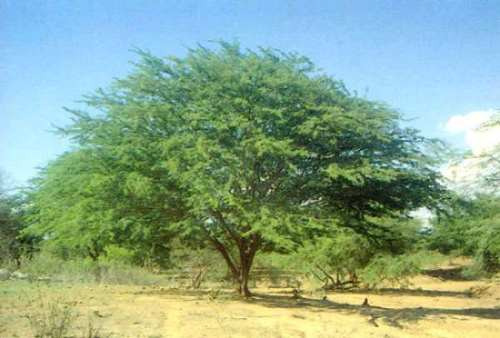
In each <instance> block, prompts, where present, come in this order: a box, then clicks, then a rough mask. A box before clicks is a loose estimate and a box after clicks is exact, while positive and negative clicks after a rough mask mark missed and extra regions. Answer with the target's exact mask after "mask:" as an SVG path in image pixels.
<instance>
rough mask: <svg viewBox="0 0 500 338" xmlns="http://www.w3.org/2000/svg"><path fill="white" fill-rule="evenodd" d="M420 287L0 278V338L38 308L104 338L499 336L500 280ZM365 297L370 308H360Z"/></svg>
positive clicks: (24, 329)
mask: <svg viewBox="0 0 500 338" xmlns="http://www.w3.org/2000/svg"><path fill="white" fill-rule="evenodd" d="M448 277H449V276H448ZM413 285H414V286H413V287H412V288H409V289H384V290H380V291H378V292H368V291H357V292H335V293H334V292H331V293H328V294H327V295H326V299H323V298H324V296H325V294H324V293H319V292H318V293H314V292H311V293H307V292H305V293H304V294H303V295H302V297H301V298H300V299H294V298H293V297H292V293H291V290H290V289H266V288H257V289H255V290H254V292H255V297H254V298H252V299H250V300H241V299H239V298H235V297H234V296H233V295H232V294H231V293H229V292H227V293H226V292H220V293H218V294H217V293H216V292H214V291H197V292H194V291H188V290H176V289H165V288H162V287H158V286H152V287H140V286H111V285H64V284H59V285H58V284H51V285H36V284H32V283H29V282H19V281H7V282H0V337H2V338H3V337H6V338H10V337H32V336H33V329H32V326H30V323H29V320H28V319H27V317H26V316H27V315H28V316H32V317H33V316H34V314H35V316H36V314H37V313H38V312H37V311H41V310H40V309H41V308H43V307H41V306H40V303H44V304H45V305H46V304H51V303H52V304H53V303H55V304H58V305H61V304H64V306H65V307H66V308H68V309H70V310H71V312H72V313H73V314H74V315H75V320H74V322H73V323H72V330H71V332H70V334H68V335H67V336H69V337H82V336H84V334H85V331H88V326H89V323H90V324H91V325H92V326H93V327H94V328H99V329H100V335H99V337H150V338H153V337H260V338H264V337H478V338H487V337H500V282H499V281H491V280H489V281H463V280H453V278H449V279H446V280H443V279H440V278H437V277H431V276H420V277H418V278H416V279H414V280H413ZM365 298H367V299H368V302H369V305H370V306H362V303H363V301H364V299H365ZM44 311H47V310H44ZM38 315H39V314H38Z"/></svg>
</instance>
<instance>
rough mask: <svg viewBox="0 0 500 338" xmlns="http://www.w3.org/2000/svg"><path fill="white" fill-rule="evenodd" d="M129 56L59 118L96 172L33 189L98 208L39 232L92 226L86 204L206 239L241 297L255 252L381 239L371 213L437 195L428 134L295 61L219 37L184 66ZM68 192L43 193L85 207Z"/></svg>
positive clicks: (113, 217) (63, 216)
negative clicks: (118, 72) (121, 74)
mask: <svg viewBox="0 0 500 338" xmlns="http://www.w3.org/2000/svg"><path fill="white" fill-rule="evenodd" d="M138 53H139V55H140V61H139V62H137V63H136V64H135V70H134V71H133V72H132V73H131V74H130V75H129V76H128V77H126V78H124V79H119V80H116V81H115V82H114V83H113V85H112V86H111V87H110V88H109V89H107V90H103V89H99V90H97V92H96V93H95V94H93V95H90V96H86V97H85V99H84V102H85V103H86V105H87V106H88V108H87V109H85V111H82V110H69V111H70V112H71V113H72V114H73V117H74V122H73V123H72V124H71V125H70V126H68V127H66V128H63V129H62V131H63V132H64V133H65V134H66V135H68V136H69V137H71V138H72V139H73V141H74V142H75V144H76V147H75V150H74V151H73V154H68V155H65V156H80V155H82V154H83V155H82V156H84V157H82V158H81V159H80V160H78V161H83V162H85V161H87V159H86V158H88V161H89V163H93V164H94V165H88V166H87V168H85V169H84V170H74V172H72V173H71V175H64V176H65V177H66V183H64V182H57V180H52V181H50V180H47V179H45V180H44V178H43V177H42V180H41V183H40V189H41V190H40V191H44V190H50V189H52V188H51V187H50V186H51V184H56V185H57V184H62V185H66V184H68V185H72V184H73V185H81V184H85V185H86V187H85V188H83V187H81V188H79V189H80V190H82V189H84V190H85V192H84V194H85V196H87V197H88V198H90V200H89V201H91V203H95V205H92V204H90V205H89V206H88V210H84V209H82V210H81V212H80V211H78V210H77V212H71V214H70V215H69V214H68V213H66V212H65V210H61V212H60V213H59V216H57V215H56V214H57V213H54V216H55V217H48V218H47V219H40V221H41V222H44V224H42V225H39V226H38V227H39V228H43V229H45V231H49V230H50V231H52V232H53V233H57V229H58V227H60V226H61V224H62V223H65V224H68V222H74V223H78V224H80V226H82V225H84V226H88V227H89V229H91V228H93V227H95V226H99V224H100V223H99V220H94V221H95V222H88V223H87V222H84V221H86V220H88V215H89V214H92V212H93V211H92V210H94V209H95V210H96V211H99V210H101V211H103V212H104V211H105V212H106V215H107V216H108V217H109V219H107V221H106V222H107V223H108V224H110V223H113V224H119V225H121V227H122V228H126V227H127V226H132V225H133V226H136V227H138V228H141V229H143V231H144V232H146V233H151V232H153V233H154V232H157V231H165V232H166V233H170V234H174V235H175V236H177V237H179V238H182V239H184V240H187V241H188V242H190V243H192V242H200V241H204V242H207V243H209V244H210V245H212V246H213V247H214V248H215V249H216V250H217V251H218V252H219V253H220V254H221V256H222V257H223V259H224V261H225V262H226V264H227V266H228V268H229V270H230V271H231V273H232V275H233V277H234V279H235V281H236V282H237V285H238V288H239V291H240V292H241V293H242V294H244V295H249V294H250V292H249V290H248V279H249V274H250V269H251V267H252V262H253V259H254V257H255V254H256V253H257V252H258V251H259V250H281V251H285V250H292V249H294V248H296V247H297V245H300V243H301V242H302V241H303V240H304V239H305V238H311V237H313V236H315V235H318V234H322V233H325V232H328V229H329V228H330V227H331V226H333V225H334V226H344V227H349V228H351V229H354V230H355V231H356V232H358V233H360V234H362V235H364V236H367V237H368V238H371V239H373V240H377V239H379V238H381V237H384V236H388V234H390V233H391V229H390V228H387V227H384V226H383V225H381V224H377V222H376V220H377V219H378V218H380V217H401V215H404V214H406V213H407V212H408V211H410V210H414V209H416V208H418V207H421V206H432V205H433V204H434V203H435V202H436V201H437V199H438V198H439V196H440V193H441V191H442V187H441V186H440V184H439V183H438V179H439V175H438V174H437V173H436V172H435V170H434V166H433V163H432V161H431V160H430V158H429V157H428V156H427V155H426V154H425V148H426V145H427V144H428V143H429V140H427V139H425V138H424V137H422V136H420V135H419V134H418V132H417V131H415V130H413V129H409V128H403V127H402V126H401V125H400V121H401V117H400V115H399V114H398V113H397V112H396V111H394V110H392V109H390V108H389V107H387V106H386V105H384V104H381V103H377V102H372V101H369V100H366V99H363V98H360V97H358V96H356V95H352V94H351V93H349V92H348V91H347V89H346V88H345V87H344V85H343V83H342V82H339V81H336V80H334V79H332V78H331V77H329V76H326V75H324V74H322V73H320V72H319V71H318V70H317V69H316V68H315V66H314V65H313V64H312V63H311V62H310V61H309V60H308V59H307V58H305V57H302V56H299V55H296V54H294V53H283V52H280V51H277V50H274V49H263V48H262V49H258V50H257V51H251V50H242V49H241V48H240V47H239V46H238V45H237V44H232V43H225V42H222V43H220V44H219V46H218V48H216V49H213V50H212V49H207V48H204V47H201V46H200V47H197V48H195V49H191V50H189V52H188V54H187V56H185V57H183V58H175V57H169V58H159V57H155V56H153V55H151V54H150V53H147V52H143V51H138ZM76 154H80V155H76ZM78 161H76V162H78ZM77 166H78V167H80V168H81V164H78V165H77ZM48 170H49V171H50V166H49V168H48ZM65 170H67V171H68V172H69V171H71V168H67V169H65ZM72 175H84V176H87V177H88V175H91V176H95V177H98V178H99V179H97V180H94V179H90V180H88V181H86V183H82V182H81V181H80V182H79V180H78V179H76V178H71V176H72ZM68 189H69V188H68ZM61 190H65V189H62V188H61ZM53 191H54V190H53ZM74 197H75V196H71V194H69V195H68V194H66V193H64V191H61V192H56V191H55V193H54V194H51V196H50V199H51V203H53V205H57V203H58V202H59V201H60V202H61V206H64V208H71V206H72V205H74V203H81V201H80V202H78V201H72V200H71V199H72V198H74ZM47 203H48V202H47ZM101 206H104V208H101ZM40 208H41V209H43V206H42V205H41V206H40ZM70 210H71V209H70ZM68 217H69V218H71V219H68ZM91 223H92V224H91ZM85 224H88V225H85ZM115 229H116V227H115Z"/></svg>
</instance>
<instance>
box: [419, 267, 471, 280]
mask: <svg viewBox="0 0 500 338" xmlns="http://www.w3.org/2000/svg"><path fill="white" fill-rule="evenodd" d="M463 270H464V268H463V267H456V268H441V269H429V270H424V271H422V274H424V275H426V276H429V277H434V278H439V279H441V280H451V281H470V280H473V279H472V278H467V277H464V275H463Z"/></svg>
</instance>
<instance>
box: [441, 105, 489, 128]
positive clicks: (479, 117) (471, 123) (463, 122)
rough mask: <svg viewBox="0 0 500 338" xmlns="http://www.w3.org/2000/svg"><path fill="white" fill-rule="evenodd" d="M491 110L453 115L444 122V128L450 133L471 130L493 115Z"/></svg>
mask: <svg viewBox="0 0 500 338" xmlns="http://www.w3.org/2000/svg"><path fill="white" fill-rule="evenodd" d="M493 112H494V111H493V110H479V111H473V112H470V113H467V114H464V115H453V116H452V117H450V118H449V119H448V121H447V122H446V125H445V128H446V130H447V131H448V132H450V133H454V134H456V133H461V132H467V131H470V130H473V129H475V128H477V127H479V126H480V125H481V124H483V123H484V122H486V121H488V120H489V119H490V117H491V116H492V115H493Z"/></svg>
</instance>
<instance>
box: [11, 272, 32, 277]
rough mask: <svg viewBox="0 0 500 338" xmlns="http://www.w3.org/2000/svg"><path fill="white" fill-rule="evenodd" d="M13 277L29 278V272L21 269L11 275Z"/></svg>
mask: <svg viewBox="0 0 500 338" xmlns="http://www.w3.org/2000/svg"><path fill="white" fill-rule="evenodd" d="M10 276H11V277H12V278H15V279H28V277H29V276H28V274H26V273H22V272H21V271H14V272H13V273H12V274H11V275H10Z"/></svg>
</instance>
